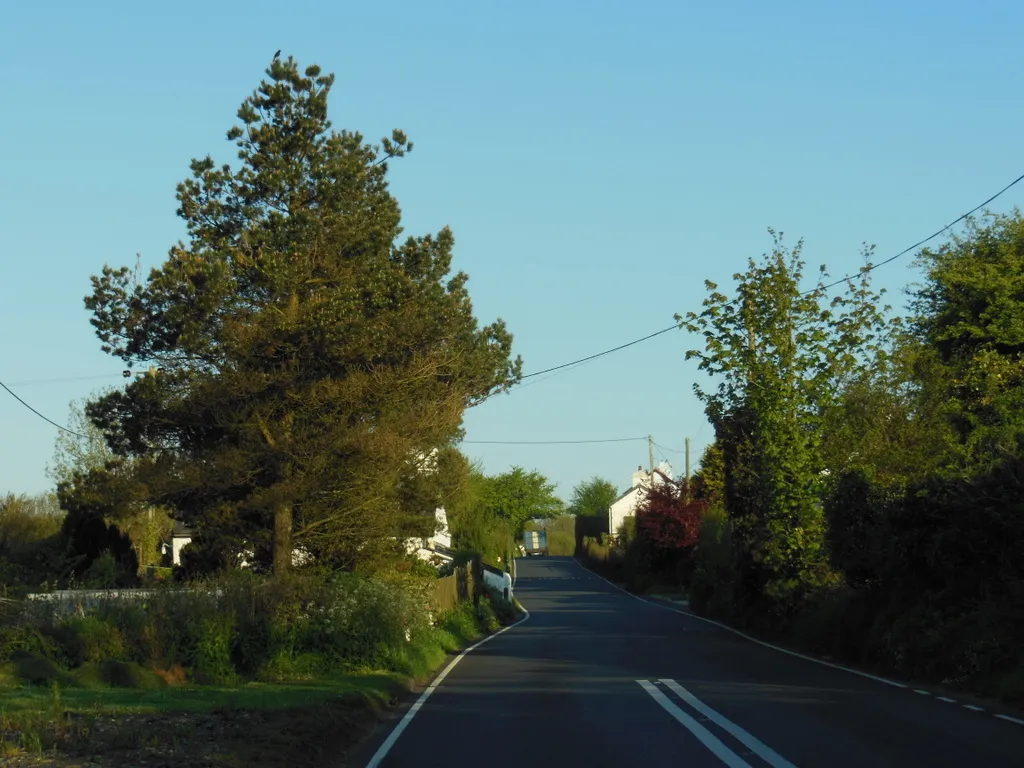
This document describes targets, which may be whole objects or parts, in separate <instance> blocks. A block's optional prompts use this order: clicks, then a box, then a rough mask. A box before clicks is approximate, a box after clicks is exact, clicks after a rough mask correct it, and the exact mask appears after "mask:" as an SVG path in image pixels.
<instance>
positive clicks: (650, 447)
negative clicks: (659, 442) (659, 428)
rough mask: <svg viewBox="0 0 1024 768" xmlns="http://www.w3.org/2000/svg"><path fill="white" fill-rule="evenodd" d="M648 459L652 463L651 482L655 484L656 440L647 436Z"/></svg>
mask: <svg viewBox="0 0 1024 768" xmlns="http://www.w3.org/2000/svg"><path fill="white" fill-rule="evenodd" d="M647 458H648V459H649V460H650V463H651V482H654V438H653V437H651V436H650V435H648V436H647Z"/></svg>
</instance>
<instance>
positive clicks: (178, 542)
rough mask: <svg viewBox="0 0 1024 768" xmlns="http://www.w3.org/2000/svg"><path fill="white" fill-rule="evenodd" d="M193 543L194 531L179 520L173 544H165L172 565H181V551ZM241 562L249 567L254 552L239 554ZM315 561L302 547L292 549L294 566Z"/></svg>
mask: <svg viewBox="0 0 1024 768" xmlns="http://www.w3.org/2000/svg"><path fill="white" fill-rule="evenodd" d="M191 541H192V531H191V529H189V528H187V527H186V526H185V524H184V523H180V522H178V521H177V520H175V521H174V528H173V530H172V531H171V543H170V545H169V546H168V545H167V544H164V546H163V552H164V554H168V552H169V553H170V555H171V565H181V550H183V549H184V548H185V547H186V546H187V545H188V544H189V543H190V542H191ZM239 554H240V556H241V558H242V559H241V561H240V562H239V563H238V567H239V568H248V567H249V558H251V557H253V556H254V554H253V551H252V550H251V549H246V550H243V551H242V552H240V553H239ZM312 559H313V556H312V555H310V554H309V552H307V551H306V550H305V549H303V548H302V547H295V548H294V549H292V565H293V566H295V567H299V566H302V565H305V564H306V563H308V562H310V561H311V560H312Z"/></svg>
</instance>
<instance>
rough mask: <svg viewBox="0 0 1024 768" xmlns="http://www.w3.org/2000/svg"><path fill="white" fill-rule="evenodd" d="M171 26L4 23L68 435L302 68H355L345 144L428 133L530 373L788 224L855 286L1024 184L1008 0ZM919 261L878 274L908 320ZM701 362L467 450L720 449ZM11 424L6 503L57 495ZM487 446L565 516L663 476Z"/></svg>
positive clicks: (571, 382) (673, 343)
mask: <svg viewBox="0 0 1024 768" xmlns="http://www.w3.org/2000/svg"><path fill="white" fill-rule="evenodd" d="M148 5H150V4H145V3H137V2H133V3H127V2H124V3H111V2H102V1H99V2H94V3H89V4H86V5H82V4H80V3H70V2H40V3H19V4H8V5H7V7H5V9H4V13H3V17H4V21H3V24H2V25H0V70H2V71H3V72H4V73H5V75H6V77H5V88H4V96H3V101H2V104H3V108H2V119H0V153H2V158H3V161H2V173H0V381H3V382H4V383H7V384H8V385H9V386H11V388H12V389H13V390H14V391H16V392H17V393H18V394H19V395H20V396H22V397H23V398H24V399H25V400H26V401H28V402H29V403H30V404H32V405H33V406H34V407H35V408H37V409H38V410H40V411H41V412H43V413H44V414H46V415H48V416H50V417H51V418H53V419H55V420H57V421H61V422H63V421H64V420H65V419H66V417H67V412H68V403H69V401H70V400H72V399H76V398H81V397H85V396H87V395H89V394H90V392H92V391H94V390H95V389H96V388H97V387H100V386H103V385H105V384H113V385H116V384H118V383H119V381H120V378H119V372H120V370H121V368H122V366H121V365H120V364H119V363H118V361H116V360H114V359H112V358H109V357H107V356H105V355H103V354H102V353H101V352H100V349H99V342H98V341H97V340H96V338H95V336H94V335H93V332H92V329H91V327H90V325H89V322H88V320H89V316H88V314H87V313H86V311H85V309H84V307H83V304H82V298H83V296H84V295H85V294H86V293H88V292H89V290H90V284H89V276H90V275H91V274H94V273H97V272H98V271H99V270H100V269H101V268H102V266H103V264H104V263H110V264H113V265H121V264H130V263H132V262H133V261H134V259H135V254H136V253H139V254H141V256H142V263H143V265H144V266H146V267H148V266H152V265H154V264H157V263H159V262H160V261H162V260H163V258H164V256H165V254H166V252H167V249H168V248H169V247H170V246H171V245H172V244H173V243H174V242H175V241H176V240H177V239H179V238H180V237H182V235H183V231H184V230H183V227H182V226H181V223H180V221H179V220H178V219H177V218H176V217H175V214H174V211H175V207H176V204H175V199H174V189H175V184H176V183H177V182H178V181H180V180H182V179H183V178H185V177H186V176H187V174H188V163H189V160H190V158H192V157H196V156H204V155H206V154H212V155H213V156H214V157H215V158H216V159H218V160H223V161H230V160H232V159H233V158H234V156H233V153H232V151H231V146H230V145H229V144H228V142H227V141H226V140H225V139H224V132H225V131H226V130H227V128H229V127H230V126H231V125H232V124H233V123H234V113H235V110H236V109H237V107H238V105H239V103H240V102H241V101H242V100H243V99H244V98H245V97H246V96H247V95H248V94H249V93H250V92H251V91H252V89H253V88H254V87H255V86H256V85H257V83H258V82H259V80H260V78H261V77H262V75H263V70H264V68H265V67H266V66H267V64H268V62H269V60H270V57H271V56H272V55H273V53H274V51H275V50H277V49H279V48H280V49H283V52H284V55H285V56H287V55H294V56H295V57H296V58H297V59H298V60H299V62H300V64H302V65H306V64H309V63H314V62H315V63H318V64H320V65H321V66H322V67H323V68H324V69H325V70H327V71H330V72H334V73H335V74H336V75H337V81H336V84H335V87H334V90H333V92H332V101H331V116H332V119H333V121H334V123H335V126H336V127H339V128H342V127H344V128H348V129H352V130H358V131H360V132H362V133H363V134H364V135H365V136H366V137H367V138H368V139H373V140H376V139H378V138H379V137H380V136H383V135H387V134H390V131H391V129H392V128H395V127H398V128H402V129H403V130H405V131H406V132H407V133H408V134H409V136H410V138H411V139H412V140H413V141H414V142H415V145H416V146H415V149H414V151H413V152H412V153H411V154H410V155H409V156H408V157H407V158H405V159H404V160H401V161H399V162H396V163H394V164H393V172H392V184H393V190H394V192H395V194H396V196H397V197H398V199H399V201H400V203H401V205H402V208H403V211H404V222H405V227H406V232H407V233H409V234H423V233H426V232H432V231H437V230H438V229H440V228H441V227H442V226H444V225H450V226H451V227H452V229H453V230H454V233H455V236H456V266H457V268H460V269H463V270H465V271H467V272H468V273H469V274H470V276H471V280H470V290H471V293H472V295H473V298H474V302H475V307H476V310H477V314H478V316H479V317H480V318H481V320H483V321H485V322H486V321H489V320H491V319H492V318H494V317H497V316H501V317H503V318H504V319H505V320H506V321H507V323H508V325H509V327H510V329H511V330H512V332H513V333H514V334H515V339H516V341H515V346H516V351H517V352H518V353H520V354H522V355H523V358H524V360H525V365H526V371H527V372H530V371H537V370H540V369H543V368H547V367H550V366H554V365H558V364H560V363H563V362H566V361H568V360H572V359H576V358H579V357H582V356H584V355H588V354H592V353H594V352H598V351H600V350H602V349H605V348H608V347H611V346H615V345H618V344H621V343H624V342H627V341H629V340H631V339H634V338H637V337H639V336H643V335H646V334H648V333H651V332H652V331H655V330H658V329H660V328H664V327H667V326H668V325H670V324H671V323H672V316H673V314H674V313H676V312H685V311H686V310H688V309H693V308H697V307H698V306H699V304H700V301H701V299H702V298H703V295H704V288H703V281H704V279H706V278H709V279H712V280H715V281H718V282H720V283H721V284H723V285H727V284H728V283H729V279H730V276H731V275H732V273H733V272H735V271H737V270H740V269H742V268H743V267H744V265H745V263H746V259H747V258H748V257H751V256H753V257H757V256H759V255H760V254H761V253H763V252H764V251H765V250H766V249H767V248H768V247H769V246H770V239H769V237H768V235H767V232H766V229H767V227H769V226H771V227H774V228H776V229H778V230H782V231H783V232H785V233H786V235H787V239H789V240H790V241H795V240H796V239H797V238H799V237H803V238H804V239H805V256H806V258H807V261H808V263H809V265H817V264H819V263H827V264H828V265H829V266H830V268H831V270H832V272H833V274H835V275H836V276H839V275H841V274H842V273H844V272H846V271H850V270H853V269H856V268H857V266H858V265H859V264H860V255H859V251H860V246H861V243H863V242H870V243H875V244H877V246H878V257H879V259H881V258H885V257H886V256H888V255H890V254H892V253H895V252H897V251H899V250H902V249H903V248H905V247H906V246H908V245H910V244H911V243H913V242H915V241H916V240H918V239H920V238H921V237H924V236H925V235H927V234H930V233H931V232H933V231H934V230H935V229H937V228H938V227H940V226H942V225H943V224H945V223H947V222H948V221H950V220H951V219H953V218H955V217H956V216H957V215H959V214H960V213H962V212H964V211H965V210H967V209H969V208H971V207H973V206H974V205H976V204H977V203H979V202H980V201H982V200H984V199H985V198H986V197H988V196H989V195H990V194H992V193H993V192H995V191H996V190H998V189H1000V188H1001V187H1003V186H1004V185H1005V184H1007V183H1008V182H1009V181H1011V180H1012V179H1013V178H1016V176H1018V175H1019V174H1020V173H1022V172H1024V156H1022V155H1024V153H1022V152H1021V139H1020V126H1021V125H1022V124H1024V102H1022V101H1021V99H1020V94H1021V93H1022V91H1024V88H1022V86H1024V66H1022V65H1024V52H1022V49H1021V47H1020V44H1019V40H1020V38H1019V35H1020V30H1021V29H1022V27H1024V6H1022V5H1021V4H1020V3H1018V2H1011V1H1009V0H1007V1H1006V2H986V1H985V0H982V1H981V2H974V3H970V4H968V3H966V2H961V3H953V2H927V3H926V2H919V1H908V2H900V3H889V2H886V3H883V2H875V1H871V2H862V3H858V4H856V6H855V5H854V4H852V3H850V4H838V3H815V2H788V3H787V2H779V3H770V4H769V3H759V2H731V3H692V2H653V1H651V0H634V1H633V2H630V3H626V2H621V1H620V2H615V3H612V2H594V1H591V2H547V3H542V2H518V3H514V4H513V3H494V2H479V1H478V2H472V3H470V2H466V3H451V2H430V3H411V2H403V1H402V0H399V1H398V2H392V3H389V4H387V5H385V6H379V7H372V6H371V4H366V3H359V4H356V3H346V2H340V3H338V2H334V3H326V2H321V3H309V2H292V3H288V4H284V3H279V2H278V3H271V2H264V1H263V0H253V1H252V2H248V3H245V4H243V5H239V4H237V3H233V4H228V3H208V2H207V3H198V2H191V1H190V0H183V1H182V2H178V3H175V4H164V5H163V6H162V7H160V8H155V7H154V8H153V9H150V8H149V7H147V6H148ZM841 5H842V6H843V7H841ZM1022 197H1024V185H1020V187H1017V188H1014V189H1013V190H1011V191H1010V192H1008V193H1007V194H1006V195H1005V196H1003V197H1002V198H1000V199H999V200H998V201H997V202H996V203H995V204H993V206H992V207H993V209H994V210H1001V211H1005V210H1009V209H1010V208H1012V207H1013V206H1015V205H1018V204H1020V203H1021V202H1022ZM911 260H912V259H911V258H910V257H905V258H904V259H901V260H899V261H897V262H895V263H893V264H890V265H888V266H885V267H883V268H881V269H879V270H878V272H877V273H876V275H877V277H876V284H877V285H880V286H884V287H886V288H888V289H889V290H890V291H891V292H892V294H893V295H892V296H891V298H892V299H893V300H894V301H895V302H897V303H902V300H903V299H902V295H901V294H900V291H901V289H902V288H903V287H904V286H906V285H907V284H908V283H910V282H911V281H912V280H913V279H915V272H914V271H913V270H912V269H911V268H910V263H911ZM694 343H696V342H695V340H694V339H692V338H689V337H688V336H687V335H686V334H685V333H683V332H682V331H678V332H676V331H673V332H671V333H668V334H664V335H662V336H659V337H658V338H656V339H654V340H651V341H649V342H646V343H645V344H641V345H637V346H635V347H632V348H630V349H628V350H625V351H622V352H619V353H617V354H614V355H610V356H608V357H605V358H602V359H601V360H598V361H595V362H592V363H590V364H587V365H584V366H580V367H579V368H576V369H572V370H569V371H567V372H564V373H562V374H560V375H556V376H552V377H551V378H549V379H544V380H540V379H541V377H538V379H537V380H531V381H537V383H536V384H531V386H529V387H524V388H523V389H522V390H519V391H515V392H513V393H511V394H509V395H507V396H502V397H498V398H495V399H493V400H491V401H488V402H487V403H485V404H483V405H481V406H479V407H478V408H475V409H473V410H472V411H470V412H469V413H467V416H466V427H467V430H468V435H467V439H469V440H509V441H515V440H521V441H541V440H589V439H604V438H623V437H634V436H643V435H647V434H652V435H653V436H654V438H655V440H656V441H657V442H658V443H659V444H661V445H663V446H666V447H669V448H674V449H678V448H681V447H682V444H683V439H684V437H685V436H690V437H691V438H693V448H694V455H695V457H696V456H698V455H699V453H700V450H701V449H702V447H703V446H704V445H705V444H706V443H707V442H708V441H709V440H710V439H711V437H712V435H711V430H710V428H709V427H708V426H707V425H706V424H705V420H704V416H703V411H702V407H701V405H700V404H699V403H698V402H697V401H696V399H695V397H694V396H693V394H692V385H693V383H694V381H695V380H697V379H698V378H700V375H699V374H698V372H697V371H696V367H695V365H694V364H693V363H687V362H685V361H684V359H683V358H684V354H685V352H686V350H687V349H688V348H690V347H691V346H692V345H693V344H694ZM83 377H97V378H83ZM52 379H75V380H73V381H67V380H65V381H59V382H54V381H49V380H52ZM40 380H47V381H45V382H44V383H31V382H39V381H40ZM0 429H2V435H3V439H0V493H4V492H6V491H13V492H27V493H36V492H40V491H43V490H45V489H47V488H48V486H49V481H48V480H47V478H46V475H45V472H44V470H45V465H46V463H47V462H48V461H49V459H50V457H51V455H52V451H53V443H54V437H55V432H56V430H55V429H54V428H53V427H51V426H49V425H48V424H46V423H45V422H44V421H42V420H40V419H39V418H37V417H36V416H34V415H33V414H32V413H30V412H29V411H28V410H26V409H25V408H23V407H22V406H21V405H19V404H18V403H17V402H16V401H15V400H14V399H13V398H11V397H10V396H8V395H7V394H6V393H4V392H2V391H0ZM466 450H467V453H468V454H469V455H470V456H472V457H474V458H479V459H480V460H482V462H483V464H484V467H485V469H486V470H487V471H489V472H500V471H503V470H505V469H507V468H508V467H509V466H511V465H512V464H520V465H523V466H525V467H527V468H535V469H538V470H539V471H541V472H543V473H545V474H547V475H548V476H549V477H551V478H552V480H554V481H556V482H557V483H558V489H559V492H560V493H561V494H563V495H564V496H568V495H569V494H570V493H571V490H572V487H573V486H574V485H575V484H576V483H577V482H579V481H580V480H583V479H586V478H587V477H590V476H592V475H595V474H596V475H601V476H603V477H606V478H607V479H609V480H612V481H613V482H614V483H615V484H616V485H619V486H625V485H627V484H628V482H629V479H630V474H631V472H632V470H633V469H634V468H635V467H636V465H638V464H646V462H647V446H646V444H645V443H644V442H642V441H638V442H632V443H628V442H627V443H607V444H596V445H554V446H514V445H513V446H497V445H494V446H492V445H467V446H466ZM666 455H667V456H668V458H670V459H671V460H672V461H673V463H674V464H675V466H677V467H681V465H682V462H681V458H680V457H679V455H678V454H673V453H667V454H666ZM658 458H659V459H660V458H661V456H660V455H659V456H658Z"/></svg>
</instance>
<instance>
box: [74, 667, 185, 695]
mask: <svg viewBox="0 0 1024 768" xmlns="http://www.w3.org/2000/svg"><path fill="white" fill-rule="evenodd" d="M73 678H74V680H75V682H76V683H77V684H79V685H83V686H86V687H95V686H99V685H108V686H111V687H113V688H133V689H136V690H140V691H152V690H156V689H158V688H166V687H167V683H166V682H165V681H164V679H163V677H161V676H160V675H158V674H157V673H156V672H154V671H153V670H150V669H146V668H144V667H142V666H140V665H139V664H138V663H136V662H134V661H103V662H99V663H97V662H89V663H87V664H83V665H82V666H81V667H79V668H78V669H76V670H75V671H74V673H73Z"/></svg>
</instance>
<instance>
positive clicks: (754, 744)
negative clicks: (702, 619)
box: [660, 680, 796, 768]
mask: <svg viewBox="0 0 1024 768" xmlns="http://www.w3.org/2000/svg"><path fill="white" fill-rule="evenodd" d="M660 682H662V683H664V684H665V686H666V687H667V688H668V689H669V690H671V691H672V692H673V693H675V695H676V696H678V697H679V698H680V699H682V700H683V701H684V702H686V703H687V704H689V705H690V706H691V707H693V708H694V709H695V710H697V711H698V712H700V713H701V714H702V715H704V716H705V717H707V718H708V719H709V720H711V721H712V722H713V723H714V724H715V725H717V726H718V727H719V728H721V729H722V730H724V731H726V732H727V733H729V734H731V735H732V736H733V737H735V739H736V740H737V741H739V742H740V744H742V745H743V746H745V747H746V748H747V749H749V750H751V751H752V752H753V753H754V754H756V755H757V756H758V757H760V758H761V759H762V760H764V761H765V762H766V763H768V765H770V766H772V768H796V766H795V765H793V763H791V762H789V760H787V759H786V758H784V757H783V756H782V755H780V754H779V753H778V752H776V751H775V750H773V749H772V748H771V747H769V746H768V745H767V744H765V743H764V742H762V741H760V740H759V739H758V738H756V737H755V736H753V735H751V734H750V733H748V732H747V731H745V730H743V729H742V728H740V727H739V726H738V725H736V723H734V722H732V720H729V719H728V718H726V717H724V716H722V715H720V714H719V713H718V712H716V711H715V710H713V709H712V708H711V707H709V706H708V705H707V704H705V703H704V702H703V701H701V700H700V699H698V698H697V697H696V696H694V695H693V694H692V693H690V692H689V691H688V690H686V689H685V688H683V686H681V685H680V684H679V683H677V682H676V681H675V680H661V681H660Z"/></svg>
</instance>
